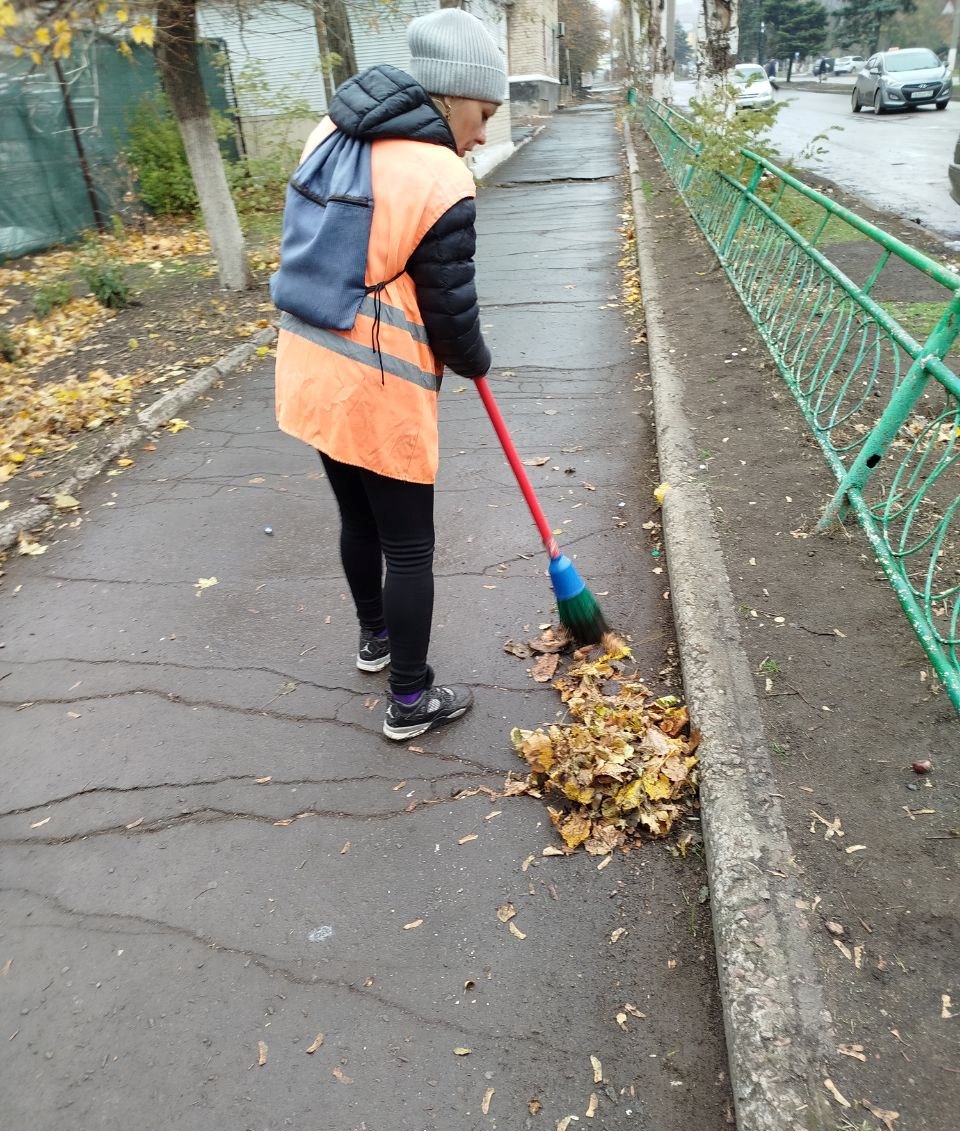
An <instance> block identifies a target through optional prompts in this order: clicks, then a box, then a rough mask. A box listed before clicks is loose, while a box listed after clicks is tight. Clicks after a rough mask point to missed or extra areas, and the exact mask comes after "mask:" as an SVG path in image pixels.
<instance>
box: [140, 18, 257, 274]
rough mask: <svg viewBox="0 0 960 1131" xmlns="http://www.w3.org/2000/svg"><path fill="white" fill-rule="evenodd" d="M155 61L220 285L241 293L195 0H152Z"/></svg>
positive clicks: (241, 248)
mask: <svg viewBox="0 0 960 1131" xmlns="http://www.w3.org/2000/svg"><path fill="white" fill-rule="evenodd" d="M157 62H158V63H159V66H160V74H161V76H162V78H163V85H164V89H165V90H166V92H167V97H168V98H169V99H170V105H171V107H172V109H173V113H174V117H175V118H176V119H177V125H178V126H179V128H180V136H181V137H182V138H183V146H184V149H185V150H186V152H187V162H188V163H189V165H190V172H191V174H192V175H193V183H194V186H195V187H196V190H197V198H198V200H199V201H200V211H201V213H202V215H203V223H204V226H205V227H206V229H207V233H208V235H209V236H210V243H211V246H212V247H213V254H214V256H215V258H216V260H217V269H218V271H219V274H220V285H221V286H222V287H224V288H225V289H226V290H230V291H241V290H243V289H244V288H245V287H248V286H249V285H250V267H249V265H248V263H247V249H246V246H245V244H244V240H243V232H242V231H241V230H240V220H239V218H238V216H237V209H236V207H235V206H234V203H233V197H231V195H230V190H229V188H228V187H227V175H226V172H225V170H224V167H223V158H222V156H221V154H220V146H219V144H218V143H217V137H216V134H215V132H214V129H213V122H212V121H211V119H210V107H209V105H208V103H207V96H206V92H205V91H204V89H203V82H202V80H201V78H200V59H199V56H198V55H197V4H196V0H160V2H159V3H158V4H157Z"/></svg>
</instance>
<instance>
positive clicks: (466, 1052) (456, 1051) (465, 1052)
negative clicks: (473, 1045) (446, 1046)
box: [453, 1048, 473, 1056]
mask: <svg viewBox="0 0 960 1131" xmlns="http://www.w3.org/2000/svg"><path fill="white" fill-rule="evenodd" d="M472 1051H473V1050H472V1049H464V1048H457V1049H454V1050H453V1055H454V1056H469V1055H470V1053H471V1052H472Z"/></svg>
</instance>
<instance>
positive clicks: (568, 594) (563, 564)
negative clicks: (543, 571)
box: [550, 554, 586, 601]
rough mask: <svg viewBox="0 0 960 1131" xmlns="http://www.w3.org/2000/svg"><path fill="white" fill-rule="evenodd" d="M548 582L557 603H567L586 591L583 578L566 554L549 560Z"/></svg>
mask: <svg viewBox="0 0 960 1131" xmlns="http://www.w3.org/2000/svg"><path fill="white" fill-rule="evenodd" d="M550 581H551V583H552V585H553V592H554V593H555V594H556V598H557V600H558V601H569V600H571V599H572V598H574V597H579V596H580V594H581V593H582V592H583V591H584V589H586V584H585V583H584V580H583V578H582V577H581V576H580V574H579V573H577V568H576V566H575V565H574V564H573V562H572V561H570V559H569V558H568V557H567V555H566V554H561V555H560V556H559V557H558V558H551V559H550Z"/></svg>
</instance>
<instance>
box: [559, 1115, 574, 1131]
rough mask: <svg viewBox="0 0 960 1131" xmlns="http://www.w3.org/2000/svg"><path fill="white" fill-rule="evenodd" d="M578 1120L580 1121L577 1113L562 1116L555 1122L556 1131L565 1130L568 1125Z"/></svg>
mask: <svg viewBox="0 0 960 1131" xmlns="http://www.w3.org/2000/svg"><path fill="white" fill-rule="evenodd" d="M579 1122H580V1116H579V1115H565V1116H564V1117H563V1119H561V1120H560V1122H559V1123H558V1124H557V1131H567V1128H568V1127H569V1126H570V1124H571V1123H579Z"/></svg>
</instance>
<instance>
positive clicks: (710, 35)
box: [697, 0, 740, 98]
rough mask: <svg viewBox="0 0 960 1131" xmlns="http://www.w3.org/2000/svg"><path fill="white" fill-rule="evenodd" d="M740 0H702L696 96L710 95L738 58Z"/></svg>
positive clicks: (698, 18)
mask: <svg viewBox="0 0 960 1131" xmlns="http://www.w3.org/2000/svg"><path fill="white" fill-rule="evenodd" d="M739 24H740V0H700V11H699V13H698V17H697V97H698V98H708V97H709V96H710V94H712V93H713V91H714V90H716V89H717V87H718V86H719V84H721V83H722V82H723V81H724V78H725V76H726V74H727V72H728V71H729V70H730V69H731V67H732V66H733V65H734V63H735V62H736V59H737V48H738V46H739V42H740V27H739Z"/></svg>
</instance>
